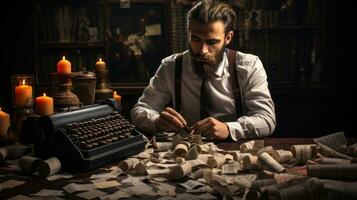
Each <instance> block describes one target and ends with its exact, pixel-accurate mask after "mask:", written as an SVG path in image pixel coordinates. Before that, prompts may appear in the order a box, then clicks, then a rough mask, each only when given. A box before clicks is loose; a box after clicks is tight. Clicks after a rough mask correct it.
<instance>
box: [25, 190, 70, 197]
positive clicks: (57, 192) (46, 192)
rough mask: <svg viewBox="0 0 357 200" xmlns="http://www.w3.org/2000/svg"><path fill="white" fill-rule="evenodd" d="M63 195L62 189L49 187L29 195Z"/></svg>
mask: <svg viewBox="0 0 357 200" xmlns="http://www.w3.org/2000/svg"><path fill="white" fill-rule="evenodd" d="M64 195H65V194H64V193H63V191H62V190H49V189H43V190H40V191H38V192H37V193H35V194H31V196H38V197H52V196H64Z"/></svg>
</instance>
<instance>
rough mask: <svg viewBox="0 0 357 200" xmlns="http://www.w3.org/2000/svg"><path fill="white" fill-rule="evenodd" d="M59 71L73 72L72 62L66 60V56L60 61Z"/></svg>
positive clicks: (58, 64)
mask: <svg viewBox="0 0 357 200" xmlns="http://www.w3.org/2000/svg"><path fill="white" fill-rule="evenodd" d="M57 72H58V73H71V62H69V61H68V60H66V57H65V56H63V57H62V60H60V61H58V63H57Z"/></svg>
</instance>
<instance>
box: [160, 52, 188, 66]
mask: <svg viewBox="0 0 357 200" xmlns="http://www.w3.org/2000/svg"><path fill="white" fill-rule="evenodd" d="M188 53H189V51H184V52H181V53H174V54H172V55H170V56H168V57H166V58H164V59H162V63H163V64H173V63H175V62H176V59H177V57H178V56H180V55H183V56H187V55H188Z"/></svg>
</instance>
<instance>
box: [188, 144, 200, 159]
mask: <svg viewBox="0 0 357 200" xmlns="http://www.w3.org/2000/svg"><path fill="white" fill-rule="evenodd" d="M197 158H198V151H197V148H196V146H192V148H190V150H189V151H188V153H187V156H186V160H196V159H197Z"/></svg>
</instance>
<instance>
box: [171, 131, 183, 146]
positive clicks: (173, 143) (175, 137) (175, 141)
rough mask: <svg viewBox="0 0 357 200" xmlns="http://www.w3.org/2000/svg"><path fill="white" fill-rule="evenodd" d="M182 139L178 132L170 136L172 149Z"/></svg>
mask: <svg viewBox="0 0 357 200" xmlns="http://www.w3.org/2000/svg"><path fill="white" fill-rule="evenodd" d="M182 141H183V139H182V137H181V136H180V134H176V135H175V136H174V137H173V138H172V148H171V149H172V150H173V149H175V147H176V145H177V144H179V143H180V142H182Z"/></svg>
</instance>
